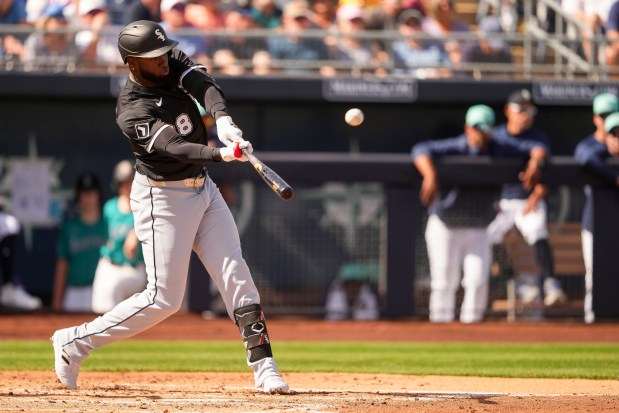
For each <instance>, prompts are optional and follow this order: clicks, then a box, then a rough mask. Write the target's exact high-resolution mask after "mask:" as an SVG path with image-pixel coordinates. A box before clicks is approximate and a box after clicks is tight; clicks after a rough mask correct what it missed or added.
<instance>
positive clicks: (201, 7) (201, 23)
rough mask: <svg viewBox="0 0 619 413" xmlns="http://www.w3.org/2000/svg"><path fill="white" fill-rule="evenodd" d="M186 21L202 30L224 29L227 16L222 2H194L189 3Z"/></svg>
mask: <svg viewBox="0 0 619 413" xmlns="http://www.w3.org/2000/svg"><path fill="white" fill-rule="evenodd" d="M185 20H186V21H187V23H188V24H190V25H191V26H193V27H196V28H198V29H202V30H217V29H223V28H224V27H225V25H226V16H225V13H224V12H223V11H222V9H221V0H193V1H190V2H188V3H187V8H186V9H185Z"/></svg>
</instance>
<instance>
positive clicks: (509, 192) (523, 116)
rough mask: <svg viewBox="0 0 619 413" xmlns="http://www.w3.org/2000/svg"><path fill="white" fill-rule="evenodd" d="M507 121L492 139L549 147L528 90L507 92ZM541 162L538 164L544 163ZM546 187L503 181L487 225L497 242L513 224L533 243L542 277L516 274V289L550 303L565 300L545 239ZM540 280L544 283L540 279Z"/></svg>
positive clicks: (527, 298) (527, 301)
mask: <svg viewBox="0 0 619 413" xmlns="http://www.w3.org/2000/svg"><path fill="white" fill-rule="evenodd" d="M504 113H505V117H506V118H507V122H506V123H505V124H504V125H501V126H498V127H497V128H496V129H495V131H494V139H496V140H497V141H499V142H502V141H504V140H512V139H516V140H518V141H531V142H534V143H537V144H540V145H544V146H545V147H546V148H547V149H548V150H550V138H549V137H548V135H547V134H546V133H545V132H543V131H541V130H540V129H538V128H536V127H535V126H534V122H535V117H536V116H537V107H536V106H535V104H534V103H533V97H532V96H531V92H530V91H529V90H527V89H519V90H515V91H514V92H512V93H510V95H509V96H508V98H507V102H506V104H505V106H504ZM543 166H544V165H543V163H542V164H541V165H540V167H543ZM547 193H548V187H547V186H546V185H544V184H541V183H538V184H537V185H535V186H534V187H533V188H523V187H522V186H521V185H518V184H511V183H509V184H507V183H506V184H504V185H503V187H502V188H501V200H500V201H499V213H498V214H497V216H496V218H495V219H494V221H492V223H491V224H490V225H489V226H488V235H489V237H490V241H491V242H492V243H493V244H500V243H501V242H502V240H503V237H504V236H505V234H506V233H507V232H508V231H509V230H510V229H512V228H513V227H514V226H515V227H516V228H517V229H518V231H520V233H521V234H522V236H523V238H524V240H525V241H526V243H527V244H529V245H530V246H532V247H533V250H534V251H535V259H536V261H537V263H538V264H539V267H540V270H541V274H540V275H541V277H540V276H539V275H538V274H535V275H534V276H533V277H529V276H526V275H525V274H519V275H518V277H519V279H518V280H517V281H518V285H519V286H521V287H522V288H519V290H518V291H517V293H518V295H520V298H521V299H522V300H523V302H524V303H525V304H532V303H535V302H537V301H538V297H540V295H541V292H542V291H543V293H544V305H546V306H549V307H550V306H553V305H556V304H561V303H563V302H565V301H566V300H567V296H566V295H565V293H564V292H563V290H562V289H561V284H560V283H559V280H557V278H556V277H555V270H554V257H553V253H552V248H551V247H550V243H549V242H548V228H547V225H546V222H547V211H546V210H547V208H546V201H545V200H544V198H545V197H546V194H547ZM541 280H543V285H540V281H541Z"/></svg>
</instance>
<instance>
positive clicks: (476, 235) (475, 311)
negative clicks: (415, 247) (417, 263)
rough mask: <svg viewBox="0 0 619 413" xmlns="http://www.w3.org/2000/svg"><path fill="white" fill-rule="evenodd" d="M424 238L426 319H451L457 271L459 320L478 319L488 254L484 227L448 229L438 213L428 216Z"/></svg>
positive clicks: (483, 299)
mask: <svg viewBox="0 0 619 413" xmlns="http://www.w3.org/2000/svg"><path fill="white" fill-rule="evenodd" d="M425 238H426V245H427V249H428V258H429V261H430V278H431V293H430V321H431V322H434V323H448V322H451V321H453V320H454V317H455V307H456V292H457V291H458V287H459V285H460V274H461V273H462V274H463V277H462V280H461V285H462V287H463V289H464V299H463V301H462V306H461V308H460V321H461V322H462V323H476V322H480V321H482V320H483V318H484V313H485V311H486V306H487V304H488V283H489V276H490V257H491V253H490V250H491V247H490V243H489V242H488V234H487V232H486V228H466V227H464V228H448V227H447V226H446V225H445V223H443V221H441V219H440V218H439V217H438V216H436V215H430V216H429V217H428V224H427V226H426V233H425Z"/></svg>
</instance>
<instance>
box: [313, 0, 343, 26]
mask: <svg viewBox="0 0 619 413" xmlns="http://www.w3.org/2000/svg"><path fill="white" fill-rule="evenodd" d="M310 8H311V12H312V17H313V18H312V21H313V22H314V24H315V25H316V27H317V28H319V29H321V30H331V29H332V28H333V25H334V23H335V14H336V11H337V0H312V1H311V2H310Z"/></svg>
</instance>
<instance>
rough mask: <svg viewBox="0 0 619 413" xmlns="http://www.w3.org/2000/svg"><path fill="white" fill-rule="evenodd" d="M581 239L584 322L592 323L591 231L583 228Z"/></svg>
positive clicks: (593, 316)
mask: <svg viewBox="0 0 619 413" xmlns="http://www.w3.org/2000/svg"><path fill="white" fill-rule="evenodd" d="M580 234H581V239H582V258H583V261H584V262H585V309H584V310H585V322H586V323H593V322H594V321H595V313H594V312H593V233H591V231H587V230H586V229H583V230H582V231H581V233H580Z"/></svg>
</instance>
